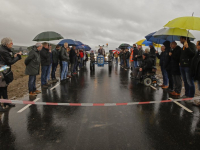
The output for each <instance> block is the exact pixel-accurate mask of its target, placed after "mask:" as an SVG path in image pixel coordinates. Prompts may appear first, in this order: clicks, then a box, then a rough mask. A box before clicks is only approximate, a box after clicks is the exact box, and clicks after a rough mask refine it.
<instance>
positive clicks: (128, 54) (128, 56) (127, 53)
mask: <svg viewBox="0 0 200 150" xmlns="http://www.w3.org/2000/svg"><path fill="white" fill-rule="evenodd" d="M125 55H126V59H129V58H130V56H131V54H130V52H129V51H127V52H126V54H125Z"/></svg>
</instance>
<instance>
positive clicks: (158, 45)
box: [136, 39, 161, 47]
mask: <svg viewBox="0 0 200 150" xmlns="http://www.w3.org/2000/svg"><path fill="white" fill-rule="evenodd" d="M136 44H137V45H142V46H150V45H153V46H155V47H161V45H160V44H155V43H152V42H150V41H147V40H146V39H143V40H140V41H138V42H137V43H136Z"/></svg>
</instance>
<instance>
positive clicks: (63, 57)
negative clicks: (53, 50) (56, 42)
mask: <svg viewBox="0 0 200 150" xmlns="http://www.w3.org/2000/svg"><path fill="white" fill-rule="evenodd" d="M60 58H61V61H66V62H69V60H70V59H69V54H68V53H67V49H66V48H65V47H62V48H61V50H60Z"/></svg>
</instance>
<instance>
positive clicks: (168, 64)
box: [163, 41, 171, 71]
mask: <svg viewBox="0 0 200 150" xmlns="http://www.w3.org/2000/svg"><path fill="white" fill-rule="evenodd" d="M163 45H164V46H165V52H166V55H165V56H166V57H165V63H164V68H165V69H166V70H167V71H170V70H171V57H170V56H169V52H171V47H170V42H169V41H165V42H164V43H163Z"/></svg>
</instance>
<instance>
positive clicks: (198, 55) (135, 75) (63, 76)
mask: <svg viewBox="0 0 200 150" xmlns="http://www.w3.org/2000/svg"><path fill="white" fill-rule="evenodd" d="M180 42H181V43H182V44H183V47H182V48H181V47H180V46H178V45H177V43H176V42H171V43H170V42H169V41H165V42H164V43H163V46H162V47H161V53H160V54H159V52H158V51H156V50H155V48H154V46H153V45H150V46H149V48H146V49H145V51H144V50H143V49H142V45H136V44H133V46H132V47H131V48H130V51H129V49H128V48H125V49H122V50H121V51H120V52H119V53H117V52H116V53H115V54H114V60H115V61H116V64H118V60H120V65H121V67H122V68H124V69H126V70H127V69H132V73H131V75H132V79H136V80H138V79H140V78H141V76H142V75H143V74H145V73H147V72H148V71H150V70H151V69H152V67H153V66H156V57H157V58H158V59H159V60H160V63H159V65H160V67H161V72H162V76H163V84H162V85H160V86H161V87H162V88H163V89H166V90H168V92H169V94H171V95H173V96H180V94H181V90H182V81H183V82H184V86H185V94H184V95H183V96H182V97H181V98H193V97H194V96H195V84H194V81H198V87H199V90H200V41H198V42H197V43H196V46H195V44H194V43H192V42H191V41H190V40H189V39H188V38H186V37H181V38H180ZM12 46H13V42H12V39H10V38H3V39H2V40H1V46H0V67H3V66H5V65H7V66H9V69H8V70H5V71H3V72H0V98H1V97H2V98H3V99H8V94H7V87H8V85H9V84H10V83H11V82H12V81H13V73H12V70H11V66H12V65H13V64H14V63H16V62H17V61H19V60H20V59H21V55H22V52H19V53H13V51H12V50H11V48H12ZM98 53H100V54H102V55H105V50H104V49H103V48H102V47H100V49H99V50H98ZM87 61H88V54H87V52H85V51H84V50H77V49H76V46H72V47H71V48H70V47H69V45H68V43H64V45H63V46H60V45H57V46H56V48H55V49H53V50H52V46H51V45H50V44H49V43H47V42H44V43H36V44H35V45H34V46H33V47H32V50H31V51H30V52H29V55H28V57H27V58H26V59H25V62H24V63H25V65H26V68H25V74H26V75H29V82H28V87H29V95H30V96H37V94H39V93H41V91H39V90H37V88H36V76H37V75H39V74H40V70H41V87H42V89H47V88H48V87H49V86H50V85H51V84H52V83H56V82H58V81H59V80H58V79H57V78H56V70H57V68H58V65H60V81H61V83H65V81H66V80H67V79H69V78H72V77H73V76H75V75H76V74H77V72H78V71H79V70H80V69H81V68H83V67H84V66H85V65H86V62H87ZM40 67H41V68H40ZM193 104H194V105H196V106H200V101H199V100H195V101H193ZM14 106H15V105H14V104H9V103H4V104H1V105H0V111H1V112H2V111H5V107H14Z"/></svg>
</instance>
